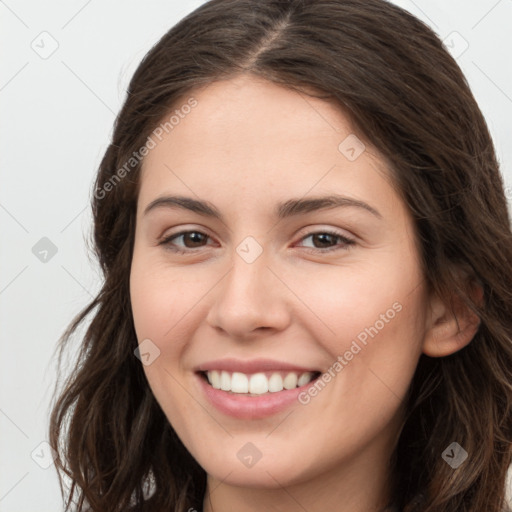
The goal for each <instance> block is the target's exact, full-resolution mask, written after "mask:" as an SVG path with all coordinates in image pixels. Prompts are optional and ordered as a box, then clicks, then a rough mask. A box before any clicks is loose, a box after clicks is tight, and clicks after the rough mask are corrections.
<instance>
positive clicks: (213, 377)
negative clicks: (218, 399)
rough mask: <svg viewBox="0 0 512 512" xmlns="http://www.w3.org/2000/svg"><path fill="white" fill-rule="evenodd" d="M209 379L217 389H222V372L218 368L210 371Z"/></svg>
mask: <svg viewBox="0 0 512 512" xmlns="http://www.w3.org/2000/svg"><path fill="white" fill-rule="evenodd" d="M208 380H209V381H210V384H211V385H212V387H214V388H215V389H220V374H219V372H218V371H217V370H213V371H212V372H208Z"/></svg>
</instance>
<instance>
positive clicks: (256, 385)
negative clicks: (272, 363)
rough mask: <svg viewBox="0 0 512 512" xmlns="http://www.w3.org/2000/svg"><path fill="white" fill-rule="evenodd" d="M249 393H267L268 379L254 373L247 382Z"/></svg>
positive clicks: (263, 375)
mask: <svg viewBox="0 0 512 512" xmlns="http://www.w3.org/2000/svg"><path fill="white" fill-rule="evenodd" d="M231 391H233V390H231ZM249 392H250V393H254V394H255V395H262V394H263V393H268V379H267V377H266V376H265V374H264V373H255V374H254V375H251V380H250V381H249Z"/></svg>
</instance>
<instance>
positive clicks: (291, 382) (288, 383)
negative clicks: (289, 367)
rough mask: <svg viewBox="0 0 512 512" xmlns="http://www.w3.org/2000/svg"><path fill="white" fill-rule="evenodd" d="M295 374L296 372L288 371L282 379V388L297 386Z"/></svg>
mask: <svg viewBox="0 0 512 512" xmlns="http://www.w3.org/2000/svg"><path fill="white" fill-rule="evenodd" d="M297 380H298V377H297V374H296V373H289V374H288V375H287V376H286V377H285V378H284V381H283V387H284V389H293V388H296V387H297Z"/></svg>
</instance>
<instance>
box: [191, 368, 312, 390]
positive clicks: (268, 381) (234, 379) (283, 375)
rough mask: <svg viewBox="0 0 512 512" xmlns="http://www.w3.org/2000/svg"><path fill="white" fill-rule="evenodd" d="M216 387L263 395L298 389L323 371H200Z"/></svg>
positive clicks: (204, 378)
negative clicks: (247, 372)
mask: <svg viewBox="0 0 512 512" xmlns="http://www.w3.org/2000/svg"><path fill="white" fill-rule="evenodd" d="M198 373H199V375H201V377H202V378H203V380H205V381H206V382H207V383H208V384H209V385H210V386H212V387H213V388H214V389H220V390H222V391H226V392H227V393H230V394H234V395H245V396H261V395H264V394H271V393H278V392H279V391H283V390H288V389H296V388H300V387H302V386H305V385H307V384H309V383H311V382H313V381H314V380H316V379H317V378H318V377H319V376H320V375H321V372H319V371H316V372H294V371H271V372H258V373H253V374H246V373H242V372H228V371H224V370H222V371H221V370H211V371H201V372H198Z"/></svg>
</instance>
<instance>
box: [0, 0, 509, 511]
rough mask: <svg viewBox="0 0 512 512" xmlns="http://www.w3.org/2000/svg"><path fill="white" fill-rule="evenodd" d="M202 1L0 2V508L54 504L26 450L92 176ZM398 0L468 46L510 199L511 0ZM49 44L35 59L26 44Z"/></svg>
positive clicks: (89, 284)
mask: <svg viewBox="0 0 512 512" xmlns="http://www.w3.org/2000/svg"><path fill="white" fill-rule="evenodd" d="M200 3H201V2H200V1H188V2H185V1H179V2H174V1H170V0H167V1H163V0H150V1H147V2H142V1H139V2H135V1H133V0H129V1H124V2H123V1H121V0H110V1H109V2H100V1H98V0H67V1H63V0H60V1H59V0H51V1H47V2H36V1H35V0H32V1H25V2H21V1H16V0H5V1H1V0H0V16H1V18H0V19H1V21H0V23H1V31H0V47H1V48H2V49H3V59H2V64H1V76H0V101H1V107H2V118H1V119H2V123H1V125H0V126H1V137H0V141H1V150H0V159H1V160H0V169H1V172H2V186H1V188H0V222H1V229H2V241H3V243H2V244H1V251H0V258H1V259H0V325H1V338H0V342H1V354H2V357H1V360H0V434H1V435H0V454H1V455H0V457H1V459H0V512H31V511H34V512H36V511H37V512H50V511H58V510H62V508H63V507H62V501H61V497H60V493H59V488H58V483H57V477H56V474H55V469H54V466H53V465H51V466H50V467H49V468H48V469H42V468H41V467H40V466H39V465H38V464H36V462H35V461H34V460H33V459H32V458H31V454H32V453H33V452H34V450H36V451H35V452H34V457H35V458H36V459H38V460H39V461H41V462H42V463H44V462H49V461H48V457H49V451H48V449H47V448H45V447H44V445H41V446H40V443H41V442H44V441H45V439H46V437H47V422H48V413H49V404H50V397H51V394H52V391H53V386H54V383H55V359H54V349H55V346H56V341H57V339H58V338H59V336H60V335H61V334H62V332H63V330H64V328H65V327H66V326H67V325H68V323H69V322H70V321H71V319H72V317H73V316H74V315H75V314H77V313H78V312H79V311H80V310H81V309H82V307H84V306H85V305H86V304H87V303H88V302H89V301H90V300H91V298H92V297H93V296H94V295H95V294H96V292H97V291H98V290H99V286H100V281H99V274H98V268H97V266H96V263H95V262H94V261H93V260H92V257H91V259H89V258H90V256H89V254H88V249H87V246H86V239H87V238H88V237H89V234H90V230H91V215H90V212H89V197H90V193H91V189H92V182H93V178H94V175H95V172H96V170H97V167H98V165H99V163H100V159H101V157H102V155H103V152H104V151H105V149H106V147H107V144H108V142H109V139H110V135H111V131H112V125H113V121H114V118H115V114H116V113H117V112H118V110H119V108H120V107H121V103H122V101H123V99H124V95H125V91H126V87H127V85H128V81H129V79H130V78H131V75H132V74H133V72H134V71H135V69H136V67H137V65H138V63H139V62H140V60H141V59H142V57H143V56H144V54H145V53H146V52H147V51H148V50H149V49H150V47H151V46H152V45H153V44H154V43H155V42H156V41H157V40H158V39H159V38H160V37H161V36H162V35H163V34H164V33H165V32H166V31H167V30H168V29H169V28H170V27H171V26H172V25H174V24H175V23H176V22H177V21H178V20H179V19H181V18H182V17H183V16H184V15H185V14H187V13H188V12H190V11H191V10H193V9H195V8H196V7H197V6H199V5H200ZM396 3H397V4H399V5H401V6H402V7H405V8H406V9H408V10H409V11H411V12H412V13H413V14H415V15H416V16H418V17H419V18H420V19H422V20H423V21H425V22H426V23H428V24H429V25H430V26H431V27H432V28H433V29H434V30H435V31H436V32H437V34H438V35H439V36H440V37H441V38H442V39H444V38H445V37H447V36H448V35H450V34H452V32H454V31H456V32H458V34H459V35H455V36H453V35H452V36H450V40H452V41H454V50H453V51H454V52H458V53H460V52H461V51H462V50H463V49H464V47H465V46H464V45H465V44H468V45H469V46H468V48H467V50H466V51H464V53H462V54H461V55H460V56H458V58H457V60H458V62H459V64H460V66H461V67H462V69H463V71H464V73H465V75H466V77H467V79H468V81H469V84H470V86H471V88H472V90H473V93H474V95H475V96H476V99H477V101H478V103H479V105H480V107H481V109H482V111H483V113H484V115H485V117H486V119H487V121H488V124H489V127H490V130H491V133H492V135H493V137H494V141H495V144H496V149H497V153H498V157H499V159H500V162H501V164H502V172H503V175H504V177H505V180H506V185H507V192H508V197H509V201H510V200H511V199H512V192H511V191H512V173H511V163H512V145H511V144H510V134H511V133H512V66H511V65H510V62H511V60H510V50H511V49H512V31H511V30H510V22H511V21H512V1H510V0H500V1H497V0H472V1H467V0H451V1H450V2H449V3H448V2H444V1H441V0H428V1H427V0H415V1H414V2H413V1H409V0H401V1H397V2H396ZM42 32H47V33H48V34H49V35H47V34H46V35H45V34H43V35H40V34H41V33H42ZM454 38H455V39H454ZM41 41H43V42H41ZM464 41H466V43H465V42H464ZM52 44H53V45H57V44H58V48H57V49H56V51H55V52H54V53H53V54H52V55H51V56H49V57H48V58H46V59H43V58H41V57H40V55H39V54H38V53H36V51H35V50H34V49H33V48H32V46H34V47H36V48H37V47H38V46H39V48H38V51H39V52H44V51H49V49H51V48H52ZM43 45H44V48H43ZM6 50H7V51H6ZM468 236H470V234H468ZM43 237H47V238H48V239H49V240H51V242H52V244H54V246H55V247H56V249H57V252H56V254H55V255H54V256H53V257H48V261H47V262H46V263H44V262H42V261H40V260H39V259H38V258H37V257H36V256H35V255H34V253H33V251H32V248H33V247H34V246H35V244H36V243H38V241H40V239H41V238H43Z"/></svg>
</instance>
